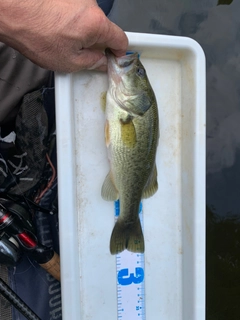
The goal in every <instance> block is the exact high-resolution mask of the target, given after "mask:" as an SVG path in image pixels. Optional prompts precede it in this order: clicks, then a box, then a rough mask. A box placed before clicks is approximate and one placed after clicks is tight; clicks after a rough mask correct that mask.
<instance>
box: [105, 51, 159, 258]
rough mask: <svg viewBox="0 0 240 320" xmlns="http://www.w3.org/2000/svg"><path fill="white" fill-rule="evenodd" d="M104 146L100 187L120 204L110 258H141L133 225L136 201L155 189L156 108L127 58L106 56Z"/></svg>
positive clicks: (139, 68) (135, 62)
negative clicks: (125, 253)
mask: <svg viewBox="0 0 240 320" xmlns="http://www.w3.org/2000/svg"><path fill="white" fill-rule="evenodd" d="M106 55H107V58H108V79H109V88H108V91H107V96H106V110H105V113H106V124H105V141H106V146H107V149H108V158H109V162H110V172H109V173H108V175H107V177H106V179H105V181H104V183H103V186H102V197H103V198H104V199H105V200H109V201H115V200H117V199H120V215H119V217H118V220H117V222H116V224H115V226H114V228H113V231H112V235H111V240H110V252H111V254H116V253H119V252H121V251H123V250H124V249H127V250H129V251H132V252H144V238H143V232H142V228H141V224H140V220H139V215H138V212H139V205H140V202H141V199H142V198H148V197H150V196H152V195H153V194H154V193H155V192H156V191H157V188H158V184H157V169H156V164H155V156H156V150H157V144H158V138H159V120H158V108H157V102H156V98H155V94H154V92H153V89H152V87H151V85H150V83H149V80H148V78H147V74H146V71H145V69H144V67H143V65H142V63H141V62H140V60H139V58H138V53H133V54H130V55H126V56H123V57H120V58H117V57H115V56H114V55H113V54H111V53H110V52H109V51H107V52H106Z"/></svg>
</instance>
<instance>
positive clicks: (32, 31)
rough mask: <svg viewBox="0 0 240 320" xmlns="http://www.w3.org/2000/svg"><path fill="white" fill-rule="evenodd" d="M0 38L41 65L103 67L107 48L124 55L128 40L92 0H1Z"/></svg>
mask: <svg viewBox="0 0 240 320" xmlns="http://www.w3.org/2000/svg"><path fill="white" fill-rule="evenodd" d="M0 41H1V42H4V43H5V44H7V45H9V46H10V47H12V48H14V49H16V50H18V51H19V52H20V53H21V54H23V55H24V56H25V57H27V58H28V59H30V60H31V61H32V62H34V63H35V64H37V65H39V66H40V67H42V68H45V69H48V70H52V71H59V72H75V71H79V70H82V69H89V70H90V69H96V70H101V71H105V70H106V69H107V59H106V56H105V54H104V50H105V49H106V48H109V49H111V51H112V52H113V53H114V54H115V55H116V56H121V55H124V54H125V52H126V50H127V46H128V39H127V36H126V34H125V33H124V32H123V30H122V29H120V28H119V27H118V26H117V25H115V24H114V23H112V22H111V21H110V20H109V19H108V18H107V17H106V16H105V14H104V13H103V11H102V10H101V9H100V8H99V7H98V5H97V2H96V1H95V0H38V1H35V0H21V1H19V0H3V1H1V2H0Z"/></svg>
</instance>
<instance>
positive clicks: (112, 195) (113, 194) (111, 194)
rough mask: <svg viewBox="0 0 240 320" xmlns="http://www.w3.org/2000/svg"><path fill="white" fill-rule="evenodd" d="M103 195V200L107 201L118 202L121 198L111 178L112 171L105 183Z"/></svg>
mask: <svg viewBox="0 0 240 320" xmlns="http://www.w3.org/2000/svg"><path fill="white" fill-rule="evenodd" d="M101 195H102V198H103V199H104V200H107V201H116V200H117V199H118V198H119V196H118V191H117V189H116V187H115V185H114V183H113V181H112V178H111V171H110V172H109V173H108V175H107V176H106V178H105V180H104V182H103V185H102V191H101Z"/></svg>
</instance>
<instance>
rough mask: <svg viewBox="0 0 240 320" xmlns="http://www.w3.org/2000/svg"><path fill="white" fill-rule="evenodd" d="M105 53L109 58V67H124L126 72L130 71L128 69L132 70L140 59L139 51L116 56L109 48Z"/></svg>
mask: <svg viewBox="0 0 240 320" xmlns="http://www.w3.org/2000/svg"><path fill="white" fill-rule="evenodd" d="M105 54H106V57H107V60H108V67H110V68H114V69H124V70H125V72H127V71H128V70H126V69H129V70H130V69H131V67H132V66H133V65H134V64H135V62H136V61H137V59H138V53H137V52H133V53H130V54H126V55H125V56H121V57H116V56H115V55H114V54H113V53H112V52H111V51H110V50H109V49H106V52H105ZM115 71H116V70H115Z"/></svg>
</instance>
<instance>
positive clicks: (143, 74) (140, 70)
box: [137, 68, 145, 77]
mask: <svg viewBox="0 0 240 320" xmlns="http://www.w3.org/2000/svg"><path fill="white" fill-rule="evenodd" d="M137 74H138V75H139V76H140V77H143V76H145V70H144V69H143V68H138V69H137Z"/></svg>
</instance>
